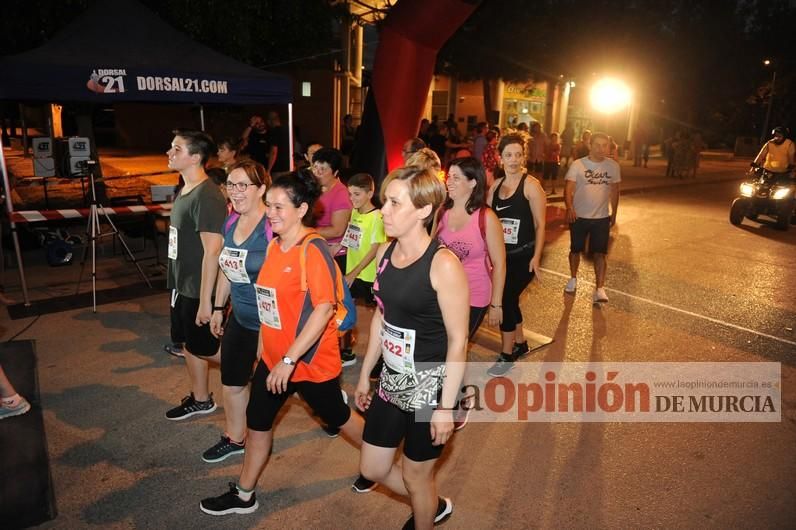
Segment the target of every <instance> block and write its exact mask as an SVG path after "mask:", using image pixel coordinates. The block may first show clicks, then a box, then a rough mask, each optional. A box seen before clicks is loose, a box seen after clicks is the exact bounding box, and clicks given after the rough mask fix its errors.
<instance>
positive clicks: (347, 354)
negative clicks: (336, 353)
mask: <svg viewBox="0 0 796 530" xmlns="http://www.w3.org/2000/svg"><path fill="white" fill-rule="evenodd" d="M340 361H341V362H342V363H343V367H346V366H353V365H355V364H357V356H356V354H355V353H354V352H353V351H351V349H350V348H345V349H343V350H340Z"/></svg>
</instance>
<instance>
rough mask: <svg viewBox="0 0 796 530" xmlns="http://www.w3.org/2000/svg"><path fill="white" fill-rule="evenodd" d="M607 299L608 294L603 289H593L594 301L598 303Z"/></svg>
mask: <svg viewBox="0 0 796 530" xmlns="http://www.w3.org/2000/svg"><path fill="white" fill-rule="evenodd" d="M607 301H608V295H607V294H605V289H603V288H602V287H598V288H597V289H595V290H594V303H595V304H600V303H604V302H607Z"/></svg>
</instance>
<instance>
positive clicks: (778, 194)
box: [771, 186, 790, 200]
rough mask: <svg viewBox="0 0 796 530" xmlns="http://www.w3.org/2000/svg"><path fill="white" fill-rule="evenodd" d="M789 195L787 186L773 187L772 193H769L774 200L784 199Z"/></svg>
mask: <svg viewBox="0 0 796 530" xmlns="http://www.w3.org/2000/svg"><path fill="white" fill-rule="evenodd" d="M788 195H790V188H788V187H784V186H783V187H778V188H774V190H773V193H772V194H771V198H772V199H774V200H779V199H784V198H785V197H787V196H788Z"/></svg>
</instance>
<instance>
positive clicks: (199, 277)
mask: <svg viewBox="0 0 796 530" xmlns="http://www.w3.org/2000/svg"><path fill="white" fill-rule="evenodd" d="M174 134H175V136H174V140H172V142H171V149H169V151H168V153H167V154H168V156H169V167H170V168H171V169H174V170H176V171H179V172H180V175H182V177H183V179H184V180H185V186H183V188H182V189H181V190H180V193H179V195H177V198H176V199H175V200H174V206H173V207H172V211H171V226H170V227H169V250H168V256H169V270H168V288H169V289H171V290H172V291H171V340H172V341H173V342H184V343H185V347H184V348H183V351H184V354H185V366H186V368H187V369H188V376H189V378H190V384H191V393H190V394H189V395H188V396H186V397H185V398H183V400H182V403H181V404H180V405H178V406H176V407H174V408H173V409H171V410H169V411H168V412H166V418H167V419H169V420H182V419H185V418H189V417H191V416H194V415H197V414H208V413H210V412H213V411H214V410H215V409H216V404H215V402H214V401H213V396H212V394H210V392H209V388H208V371H209V366H208V362H209V361H213V362H216V363H217V362H219V354H218V339H217V338H216V337H214V336H213V334H212V333H211V332H210V326H209V325H208V324H209V322H210V317H211V316H212V314H213V311H214V310H215V309H216V308H214V307H213V301H212V294H213V290H214V288H215V284H216V276H217V275H218V255H219V253H220V252H221V248H222V246H223V242H224V240H223V236H222V229H223V224H224V218H225V217H226V212H227V209H226V201H225V200H224V197H223V195H221V190H220V189H219V188H218V186H216V185H215V183H214V182H213V181H212V180H210V179H208V177H207V174H206V173H205V170H204V167H205V164H206V163H207V160H208V159H209V158H210V156H212V155H213V154H214V153H215V149H216V147H215V144H214V143H213V140H212V139H211V138H210V136H208V135H207V134H205V133H203V132H200V131H187V130H177V131H174Z"/></svg>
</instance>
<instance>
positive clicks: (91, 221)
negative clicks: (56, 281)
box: [75, 160, 152, 313]
mask: <svg viewBox="0 0 796 530" xmlns="http://www.w3.org/2000/svg"><path fill="white" fill-rule="evenodd" d="M95 164H96V162H95V161H93V160H90V161H88V162H87V166H86V167H85V168H83V171H84V173H87V174H88V176H89V182H90V186H89V191H90V192H91V206H90V208H89V214H88V225H87V226H86V235H87V236H88V238H89V241H90V242H91V294H92V302H93V304H92V307H93V310H94V313H96V312H97V240H98V239H100V238H103V237H108V236H111V237H118V238H119V242H120V243H121V244H122V247H123V248H124V251H125V252H126V253H127V256H128V257H129V258H130V261H132V262H133V265H135V267H136V268H137V269H138V272H139V273H140V274H141V277H142V278H143V279H144V281H145V282H146V284H147V286H149V288H150V289H151V288H152V283H151V282H150V281H149V278H148V277H147V275H146V274H145V273H144V270H143V269H142V268H141V265H140V264H139V263H138V260H136V258H135V256H134V255H133V253H132V251H131V250H130V247H128V246H127V242H126V241H125V240H124V237H122V234H121V233H120V232H119V229H118V228H116V225H115V224H113V221H112V220H111V217H110V215H108V212H107V211H106V210H105V207H104V206H102V205H101V204H99V203H98V202H97V190H96V187H95V181H96V179H95V178H94V171H93V169H92V168H89V167H88V166H89V165H91V166H93V165H95ZM100 213H102V215H103V216H104V217H105V220H106V221H107V222H108V225H110V230H109V231H106V232H103V231H102V226H101V225H100ZM88 249H89V247H88V246H86V247H84V249H83V260H82V262H81V263H80V276H79V277H78V279H77V288H76V289H75V294H76V295H77V294H78V293H79V292H80V282H81V281H82V280H83V270H84V269H85V268H86V258H87V257H88Z"/></svg>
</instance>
